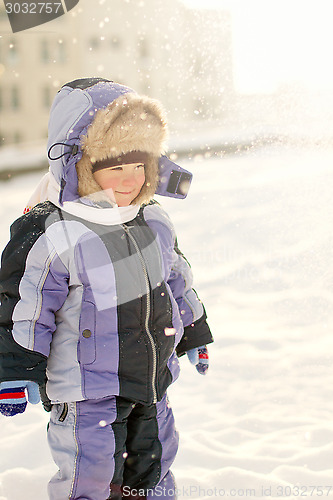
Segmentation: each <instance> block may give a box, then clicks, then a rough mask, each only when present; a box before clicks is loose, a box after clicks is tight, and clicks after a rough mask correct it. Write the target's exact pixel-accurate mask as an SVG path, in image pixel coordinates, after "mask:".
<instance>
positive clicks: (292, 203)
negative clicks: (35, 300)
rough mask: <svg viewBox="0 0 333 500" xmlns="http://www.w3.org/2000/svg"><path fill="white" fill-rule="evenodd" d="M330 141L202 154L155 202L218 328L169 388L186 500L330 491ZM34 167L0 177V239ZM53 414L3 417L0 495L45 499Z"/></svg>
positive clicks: (5, 499) (177, 467) (31, 182)
mask: <svg viewBox="0 0 333 500" xmlns="http://www.w3.org/2000/svg"><path fill="white" fill-rule="evenodd" d="M332 162H333V149H321V148H314V147H312V148H302V149H297V148H291V147H281V146H279V147H270V148H267V147H266V148H262V149H257V150H253V151H250V152H247V153H243V154H238V155H233V156H225V157H224V158H217V157H216V158H212V159H209V160H207V159H206V160H204V159H202V157H197V158H194V159H193V161H191V162H188V161H182V162H181V164H182V165H183V166H184V167H185V168H187V169H190V170H192V171H193V173H194V181H193V183H192V187H191V190H190V193H189V196H188V198H187V199H186V200H182V201H178V200H171V199H166V198H162V197H159V198H158V201H160V202H161V203H162V204H163V206H164V207H165V208H166V209H167V210H168V212H169V214H170V216H171V218H172V219H173V221H174V223H175V226H176V229H177V232H178V239H179V245H180V248H181V249H182V251H183V252H184V254H185V255H186V257H187V258H188V259H189V261H190V262H191V265H192V268H193V272H194V277H195V288H196V290H197V291H198V293H199V295H200V297H201V298H202V300H203V302H204V303H205V306H206V310H207V314H208V319H209V324H210V326H211V329H212V331H213V334H214V337H215V343H214V344H213V345H212V346H210V349H209V351H210V368H209V372H208V375H207V376H205V377H202V376H200V375H199V374H198V373H197V372H196V370H195V368H194V367H193V366H192V365H190V363H189V362H188V360H187V359H186V357H183V358H182V359H181V365H182V372H181V376H180V379H179V381H178V382H177V383H176V384H175V385H174V386H173V387H172V388H171V389H170V391H169V397H170V402H171V405H172V407H173V409H174V413H175V417H176V422H177V427H178V430H179V432H180V449H179V453H178V456H177V458H176V461H175V464H174V466H173V472H174V474H175V476H176V479H177V486H178V495H179V498H180V499H182V498H183V499H184V500H185V499H186V498H189V497H190V498H201V499H209V498H212V497H215V498H216V497H233V498H236V499H239V498H244V497H258V498H267V497H296V496H299V497H301V496H307V497H318V496H323V497H327V496H329V497H332V496H333V447H332V441H333V424H332V415H333V397H332V390H331V387H332V374H333V369H332V358H333V354H332V347H333V337H332V333H331V328H332V316H333V293H332V285H333V272H332V269H333V268H332V266H331V262H332V257H333V250H332V249H333V245H332V243H333V241H332V227H333V224H332V222H333V197H332V192H333V174H332V167H331V165H332ZM40 177H41V174H38V173H34V174H29V175H25V176H22V177H15V178H13V179H11V180H9V181H7V182H3V183H1V184H0V196H1V200H2V204H1V212H0V215H1V218H0V220H1V225H0V243H1V247H2V246H4V245H5V243H6V241H7V240H8V235H9V230H8V226H9V223H10V222H11V221H12V220H14V218H15V217H17V216H19V215H20V214H21V212H22V210H23V208H24V204H25V200H26V199H27V198H29V196H30V193H31V191H32V190H33V188H34V186H35V184H36V182H37V180H38V179H39V178H40ZM47 421H48V414H46V413H45V412H44V411H43V410H42V408H41V406H40V405H38V406H32V405H29V408H28V410H27V411H26V412H25V414H23V415H20V416H16V417H14V418H6V417H0V425H1V426H0V429H1V430H0V445H1V458H0V481H1V483H0V500H17V499H18V498H25V499H26V500H45V499H46V498H47V494H46V487H47V481H48V479H49V477H50V476H51V475H52V474H53V473H54V472H55V470H56V468H55V466H54V464H53V463H52V459H51V455H50V452H49V450H48V447H47V442H46V425H47Z"/></svg>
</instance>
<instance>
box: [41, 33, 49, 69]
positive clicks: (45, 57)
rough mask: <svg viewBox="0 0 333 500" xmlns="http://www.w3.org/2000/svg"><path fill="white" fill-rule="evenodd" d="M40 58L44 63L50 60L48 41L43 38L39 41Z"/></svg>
mask: <svg viewBox="0 0 333 500" xmlns="http://www.w3.org/2000/svg"><path fill="white" fill-rule="evenodd" d="M40 58H41V61H42V63H44V64H47V63H48V62H50V60H51V55H50V46H49V41H48V40H46V39H45V38H43V40H42V41H41V46H40Z"/></svg>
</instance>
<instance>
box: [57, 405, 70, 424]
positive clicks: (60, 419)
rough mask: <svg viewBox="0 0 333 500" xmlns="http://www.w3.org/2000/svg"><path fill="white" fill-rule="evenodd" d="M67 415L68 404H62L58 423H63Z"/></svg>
mask: <svg viewBox="0 0 333 500" xmlns="http://www.w3.org/2000/svg"><path fill="white" fill-rule="evenodd" d="M67 415H68V403H64V406H63V409H62V412H61V415H60V417H59V422H64V421H65V420H66V417H67Z"/></svg>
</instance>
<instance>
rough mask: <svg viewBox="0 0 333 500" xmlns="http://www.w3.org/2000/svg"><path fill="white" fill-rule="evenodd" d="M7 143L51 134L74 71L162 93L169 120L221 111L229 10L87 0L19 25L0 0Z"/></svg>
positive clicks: (2, 122) (0, 101) (1, 95)
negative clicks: (53, 110) (57, 102)
mask: <svg viewBox="0 0 333 500" xmlns="http://www.w3.org/2000/svg"><path fill="white" fill-rule="evenodd" d="M0 36H1V38H0V135H1V137H2V140H1V144H2V145H3V144H13V143H22V142H32V141H41V140H44V139H45V137H46V134H47V121H48V114H49V109H50V105H51V102H52V100H53V97H54V95H55V93H56V92H57V90H58V89H59V87H60V86H61V85H62V84H64V83H65V82H66V81H70V80H73V79H75V78H80V77H84V76H102V77H104V78H109V79H111V80H114V81H118V82H120V83H123V84H125V85H128V86H130V87H133V88H134V89H135V90H136V91H137V92H139V93H143V94H147V95H150V96H151V97H155V98H158V99H159V100H161V101H162V103H163V104H164V106H165V108H166V110H167V112H168V116H169V121H170V123H171V125H174V126H177V127H181V125H182V124H186V126H187V125H188V123H192V122H193V121H199V120H201V121H207V120H209V121H214V120H222V119H223V118H224V117H226V116H227V115H228V110H229V106H230V102H231V101H232V99H233V83H232V55H231V54H232V43H231V22H230V15H229V14H228V13H227V12H223V11H214V12H212V11H206V10H200V12H199V11H195V10H191V9H188V8H186V7H185V6H184V5H183V4H182V3H181V1H180V0H168V1H167V2H166V1H165V0H112V1H111V0H99V1H96V2H91V0H80V2H79V4H78V6H77V7H76V8H74V9H73V10H72V11H71V12H69V13H67V14H66V15H64V16H62V17H60V18H58V19H56V20H54V21H52V22H50V23H47V24H45V25H41V26H39V27H38V28H33V29H30V30H27V31H23V32H20V33H16V34H15V35H13V34H12V33H11V29H10V25H9V21H8V19H7V16H6V13H5V12H4V7H3V4H2V3H0Z"/></svg>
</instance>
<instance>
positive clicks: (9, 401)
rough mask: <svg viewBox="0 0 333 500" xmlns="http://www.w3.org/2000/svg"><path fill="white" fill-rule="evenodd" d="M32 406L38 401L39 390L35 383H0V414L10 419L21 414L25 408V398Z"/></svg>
mask: <svg viewBox="0 0 333 500" xmlns="http://www.w3.org/2000/svg"><path fill="white" fill-rule="evenodd" d="M26 392H27V395H28V401H29V402H30V403H32V404H34V405H35V404H37V403H39V401H40V397H39V388H38V385H37V384H36V382H31V381H30V380H15V381H11V382H1V383H0V413H2V415H5V417H12V416H14V415H16V414H17V413H23V412H24V411H25V409H26V407H27V398H26Z"/></svg>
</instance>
